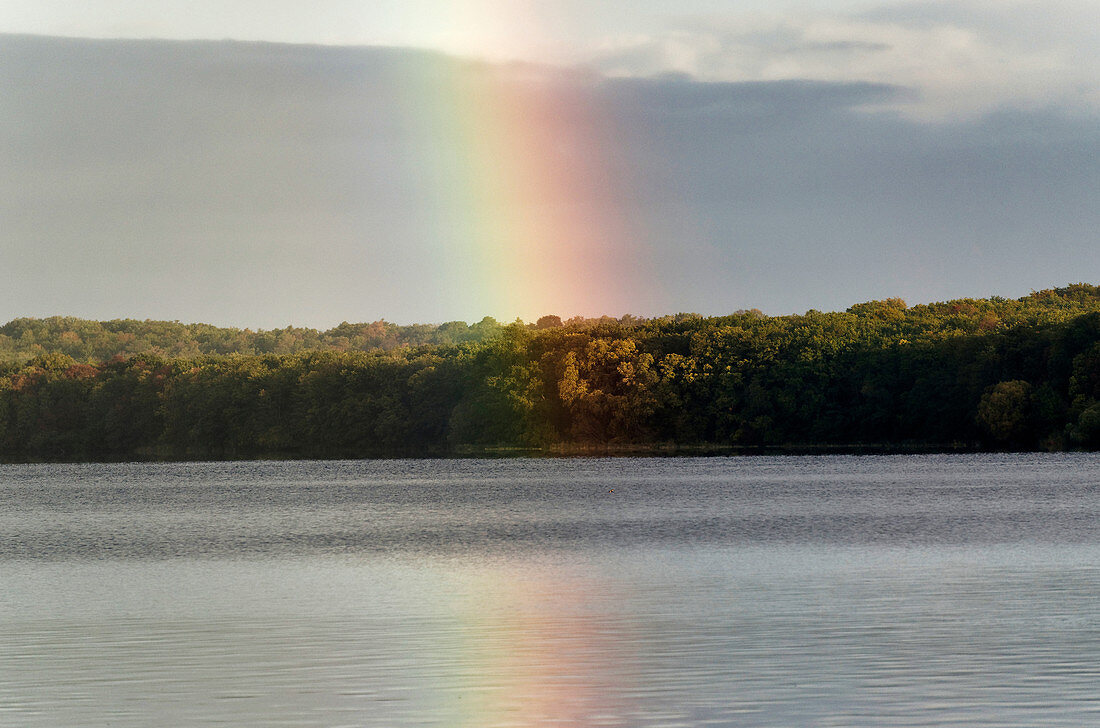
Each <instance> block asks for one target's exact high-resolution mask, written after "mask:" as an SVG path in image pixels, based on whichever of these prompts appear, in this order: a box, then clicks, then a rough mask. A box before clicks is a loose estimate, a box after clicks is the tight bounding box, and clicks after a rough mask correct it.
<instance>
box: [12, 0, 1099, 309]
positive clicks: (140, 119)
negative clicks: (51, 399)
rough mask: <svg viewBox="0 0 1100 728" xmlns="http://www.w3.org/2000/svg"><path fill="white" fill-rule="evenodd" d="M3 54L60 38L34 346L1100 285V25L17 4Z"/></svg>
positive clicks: (47, 52)
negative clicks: (50, 341)
mask: <svg viewBox="0 0 1100 728" xmlns="http://www.w3.org/2000/svg"><path fill="white" fill-rule="evenodd" d="M0 33H8V34H31V35H33V36H35V37H31V36H28V35H7V36H0V269H2V270H4V271H5V277H6V280H4V285H3V286H2V287H0V320H5V321H6V320H8V319H10V318H14V317H16V316H25V315H33V316H45V315H53V314H67V315H77V316H83V317H89V318H116V317H135V318H168V319H180V320H186V321H195V320H202V321H210V322H213V323H219V324H234V325H240V326H252V327H275V326H283V325H287V324H299V325H315V326H330V325H332V324H335V323H338V322H339V321H341V320H349V321H369V320H374V319H378V318H386V319H388V320H393V321H398V322H403V323H405V322H413V321H423V322H439V321H445V320H451V319H465V320H478V319H480V318H481V317H482V316H485V315H492V316H495V317H497V318H500V319H504V320H510V319H512V318H515V317H516V316H521V317H523V318H525V319H528V320H531V319H533V318H536V317H537V316H539V315H541V314H544V313H557V314H559V315H562V316H565V317H567V316H571V315H574V314H584V315H599V314H603V313H608V314H613V315H621V314H623V313H634V314H640V315H655V314H662V313H672V312H677V311H697V312H700V313H704V314H719V313H726V312H729V311H732V310H735V309H739V308H750V307H759V308H762V309H764V310H765V311H767V312H768V313H789V312H802V311H805V310H806V309H809V308H817V309H822V310H832V309H837V308H844V307H846V306H848V305H850V304H852V303H855V302H857V301H862V300H867V299H871V298H876V297H885V296H894V295H899V296H902V297H903V298H906V299H907V300H909V301H910V302H913V303H915V302H923V301H931V300H940V299H944V298H951V297H958V296H966V295H982V296H984V295H993V294H997V295H1006V296H1019V295H1024V294H1026V293H1027V292H1028V291H1029V290H1031V289H1036V288H1044V287H1049V286H1054V285H1063V284H1066V283H1070V282H1076V281H1081V280H1084V281H1088V282H1100V253H1098V252H1097V251H1098V245H1097V240H1096V232H1095V231H1096V230H1098V229H1100V210H1098V206H1097V204H1096V201H1097V200H1098V199H1100V123H1098V122H1100V37H1098V36H1100V4H1098V3H1095V2H1060V1H1058V0H1044V1H1043V2H1015V1H998V0H957V1H951V2H856V1H840V0H833V1H826V0H820V1H818V2H787V3H783V2H762V1H761V2H757V1H755V0H753V1H751V2H748V1H746V2H718V1H717V0H680V1H679V2H675V3H673V2H666V1H665V0H631V1H630V2H627V1H626V0H623V1H622V2H620V1H619V0H611V1H608V2H581V1H579V0H577V1H574V0H553V1H552V2H551V1H549V0H547V1H545V2H544V1H542V0H526V1H516V2H507V1H503V0H495V1H493V2H490V1H489V0H449V1H448V2H439V1H433V2H429V1H427V0H394V1H392V2H390V1H389V0H380V1H375V2H352V1H350V0H328V1H323V0H320V1H315V2H311V3H302V2H299V1H298V0H262V1H261V0H255V1H251V0H237V1H236V2H233V1H229V0H219V1H214V0H209V1H208V0H189V1H188V2H182V1H175V2H173V1H169V0H144V1H141V2H138V1H133V2H129V1H118V2H96V1H88V2H81V3H73V2H70V1H65V2H61V1H53V0H33V1H30V0H26V1H24V0H3V1H0ZM61 36H64V38H62V37H61ZM89 38H94V39H100V40H95V41H91V40H81V39H89ZM106 39H115V40H106ZM118 39H127V40H118ZM148 39H160V40H148ZM173 39H174V40H173ZM225 39H230V40H233V41H266V42H267V43H259V44H258V43H240V42H223V41H225ZM201 40H206V41H211V40H212V41H218V42H200V41H201ZM184 41H186V42H184ZM271 43H277V44H278V45H273V44H271ZM290 44H310V45H290ZM429 51H438V52H429ZM517 62H523V63H517ZM531 64H537V65H531Z"/></svg>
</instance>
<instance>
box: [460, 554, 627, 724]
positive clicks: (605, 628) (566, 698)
mask: <svg viewBox="0 0 1100 728" xmlns="http://www.w3.org/2000/svg"><path fill="white" fill-rule="evenodd" d="M462 573H463V576H462V577H460V578H461V579H462V580H463V583H462V584H461V585H460V588H459V589H458V594H461V595H462V596H461V597H460V598H458V599H456V600H455V606H456V607H458V608H459V614H460V615H461V617H460V620H459V622H460V623H461V624H462V625H463V626H464V629H465V640H466V641H465V645H464V648H463V650H462V656H463V658H464V659H463V664H464V669H463V670H462V673H463V674H462V675H461V677H460V678H459V679H458V680H455V681H454V683H453V684H455V685H456V686H457V688H458V689H457V690H456V691H455V692H452V693H451V694H450V699H449V700H447V699H446V698H444V699H443V702H442V703H441V705H440V708H441V713H443V714H445V715H447V716H448V717H449V720H448V724H449V725H455V726H463V727H465V726H470V727H471V728H472V727H474V726H486V725H514V726H540V725H558V726H577V727H579V726H589V725H593V724H594V722H595V720H594V718H595V717H596V716H600V715H602V716H607V715H618V716H622V715H626V714H628V713H629V712H630V709H631V707H632V706H631V704H630V702H631V701H630V700H629V699H628V698H626V697H625V696H626V695H627V694H628V693H629V692H630V691H629V688H630V687H631V682H632V676H631V675H630V667H631V666H632V665H634V664H635V662H636V659H637V658H636V655H634V653H633V642H632V641H631V640H628V639H625V637H626V636H627V635H625V634H622V633H621V632H620V630H621V629H622V628H623V626H622V625H621V624H620V623H619V622H618V621H616V620H614V619H611V618H610V615H606V614H601V613H600V611H599V609H598V608H597V605H598V604H599V603H600V600H598V599H595V598H593V595H594V593H595V592H596V591H597V590H598V589H599V587H598V586H597V585H595V584H593V583H592V580H591V576H590V575H587V576H586V575H582V574H581V573H580V572H578V571H576V570H574V569H569V568H567V567H566V568H562V567H560V566H545V565H537V564H534V563H531V562H528V563H525V564H524V565H523V566H522V567H521V568H519V569H516V568H514V567H512V568H509V567H503V566H499V567H494V566H490V567H485V568H482V569H478V568H474V569H471V570H468V571H467V570H464V571H463V572H462ZM466 661H468V662H466ZM441 697H442V696H441Z"/></svg>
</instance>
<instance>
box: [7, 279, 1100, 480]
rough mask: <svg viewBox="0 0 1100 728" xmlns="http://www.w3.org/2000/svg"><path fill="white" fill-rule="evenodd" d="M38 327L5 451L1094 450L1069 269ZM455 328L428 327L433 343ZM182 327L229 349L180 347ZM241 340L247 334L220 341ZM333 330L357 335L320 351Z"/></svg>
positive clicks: (1094, 417) (72, 455)
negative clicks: (466, 317) (311, 326)
mask: <svg viewBox="0 0 1100 728" xmlns="http://www.w3.org/2000/svg"><path fill="white" fill-rule="evenodd" d="M43 321H45V322H46V323H44V324H40V323H39V322H36V321H35V320H21V321H20V322H13V323H12V324H8V326H6V327H3V328H0V331H4V332H8V331H12V330H13V329H12V327H13V324H17V326H16V328H19V327H22V329H21V330H22V331H33V332H34V337H35V342H36V345H37V346H39V347H40V349H34V350H26V349H19V348H18V347H15V348H10V349H9V351H10V352H13V355H11V356H9V357H8V359H7V362H6V363H5V364H2V365H0V455H2V456H3V457H5V458H7V459H21V458H27V459H34V458H45V459H84V458H127V457H156V456H161V457H255V456H287V457H369V456H389V455H442V454H448V453H462V452H479V451H481V450H483V449H486V448H496V447H521V448H541V449H544V450H547V449H553V448H555V447H557V448H564V449H566V450H568V449H570V448H578V449H579V448H585V447H592V446H595V447H600V446H616V445H624V446H641V447H646V446H666V445H673V446H696V445H700V446H711V447H714V446H719V447H739V448H748V449H753V448H768V447H783V446H795V447H838V446H841V447H852V446H861V445H862V446H875V447H877V446H886V447H893V448H924V447H932V448H953V447H957V448H1010V449H1069V448H1086V449H1094V448H1100V289H1097V288H1095V287H1093V286H1087V285H1083V284H1082V285H1076V286H1070V287H1067V288H1062V289H1054V290H1049V291H1041V292H1037V293H1033V294H1031V295H1030V296H1026V297H1024V298H1022V299H1019V300H1008V299H997V298H993V299H966V300H959V301H950V302H946V303H938V304H932V305H927V306H913V307H907V306H906V305H905V304H904V302H902V301H900V300H898V299H888V300H884V301H872V302H868V303H862V304H858V305H855V306H853V307H851V308H850V309H849V310H848V311H846V312H838V313H820V312H817V311H810V312H807V313H806V314H804V315H800V316H784V317H768V316H764V315H762V314H761V313H759V312H758V311H747V312H739V313H736V314H732V315H730V316H723V317H712V318H703V317H700V316H695V315H684V314H681V315H676V316H667V317H662V318H657V319H648V320H646V319H636V318H633V317H625V318H623V319H612V318H603V319H588V320H581V319H573V320H570V321H567V322H564V323H563V322H562V321H561V320H560V319H558V318H557V317H555V316H547V317H543V319H540V321H539V322H538V323H537V324H535V325H524V324H522V323H519V322H517V323H515V324H510V325H507V326H502V325H500V324H497V323H496V322H494V321H492V320H490V319H486V320H485V321H483V322H482V323H481V324H475V325H473V326H468V325H466V324H461V325H459V324H455V325H453V326H450V333H449V334H446V335H447V336H450V337H451V338H450V339H448V340H446V341H443V342H442V343H440V342H439V341H414V340H412V339H411V338H410V337H409V336H406V337H405V338H404V339H402V338H401V337H400V336H397V335H396V334H395V335H394V336H395V338H393V339H392V340H388V341H386V340H384V339H378V338H375V339H369V341H372V342H373V341H379V340H381V341H383V344H380V345H378V346H374V345H373V344H366V343H363V342H367V341H368V333H364V332H370V331H374V333H373V334H369V336H376V337H377V336H384V335H386V334H385V332H386V331H387V330H388V326H389V325H384V324H382V325H375V324H365V325H350V324H347V325H342V326H341V327H337V329H333V330H332V331H330V332H324V334H323V336H327V337H328V339H326V341H328V344H325V343H324V342H322V341H321V338H317V342H320V343H316V345H315V346H312V347H311V346H306V345H304V344H303V345H302V347H301V348H299V349H294V347H289V344H288V347H289V348H291V349H294V350H293V351H287V352H285V353H281V352H280V351H278V347H279V345H278V344H276V345H275V346H274V348H272V349H271V350H270V351H264V353H257V351H258V350H257V348H256V346H257V345H256V341H255V340H254V339H248V337H247V336H245V333H244V332H240V331H237V332H236V333H233V332H234V330H227V329H219V330H214V332H213V333H212V332H211V331H209V330H207V329H204V328H203V327H182V328H180V327H181V326H182V325H180V324H157V323H156V322H143V323H142V325H144V326H145V327H146V328H147V330H148V331H149V332H152V331H158V330H159V331H160V334H158V336H160V337H161V338H159V339H158V340H157V341H158V343H157V344H156V345H150V346H148V347H147V349H146V350H145V351H143V352H136V353H130V352H125V353H115V354H112V355H111V356H109V357H106V358H103V359H99V358H97V357H96V356H95V355H94V354H93V355H89V356H83V357H81V356H74V354H73V353H72V350H71V349H69V350H67V349H65V347H64V345H63V342H62V334H63V333H64V332H61V334H58V335H56V336H54V335H53V334H44V333H43V331H44V330H46V329H48V330H49V331H54V330H56V329H58V328H60V327H63V326H67V327H68V328H67V329H65V330H67V331H75V332H76V333H77V335H78V336H79V337H80V338H81V340H82V341H84V342H85V343H87V342H88V341H94V340H95V337H94V336H86V335H85V334H86V333H87V332H88V331H93V330H95V329H94V326H92V324H93V323H94V322H79V321H78V320H75V319H46V320H43ZM82 323H87V324H89V327H90V328H89V327H85V328H84V329H83V331H84V333H81V331H78V329H79V328H80V326H79V324H82ZM117 323H118V322H108V323H105V324H95V326H99V327H102V328H104V329H110V327H111V326H113V325H115V324H117ZM135 326H136V324H135ZM158 326H160V327H161V328H160V329H158ZM447 326H448V325H445V326H444V327H423V328H424V330H425V331H428V330H431V331H434V332H436V333H435V334H434V335H435V336H437V337H438V336H442V335H444V334H442V333H440V332H441V330H443V331H445V330H446V329H447ZM36 327H38V328H36ZM43 327H45V329H44V328H43ZM51 327H52V328H51ZM372 327H373V329H372ZM478 327H480V328H478ZM406 328H411V327H406ZM210 329H213V327H210ZM185 330H186V331H185ZM414 330H415V329H414ZM172 331H176V332H177V333H180V334H181V337H182V338H181V339H179V340H173V339H172V337H171V332H172ZM196 331H197V332H205V333H203V335H204V336H207V338H206V341H208V342H214V341H219V342H221V343H220V344H219V345H220V346H223V347H226V348H227V350H225V351H220V352H219V353H203V352H202V351H199V352H197V353H196V352H194V351H191V350H189V349H187V347H191V346H193V345H194V341H195V340H196V336H197V334H196ZM294 331H308V330H294ZM217 332H223V333H217ZM333 332H340V333H338V334H333ZM356 332H358V333H356ZM116 333H117V332H116ZM130 333H133V329H131V330H130ZM262 333H263V332H261V334H251V336H253V337H255V336H260V335H262ZM284 333H285V332H284ZM391 333H392V331H391ZM4 335H5V336H8V337H9V341H11V340H14V338H13V337H12V336H11V334H9V333H5V334H4ZM152 335H153V334H152V333H147V334H145V336H147V337H148V336H152ZM312 335H316V337H322V334H318V333H317V332H314V334H311V336H312ZM135 336H136V334H135ZM233 336H237V337H240V336H245V339H247V341H246V344H247V345H242V346H240V347H238V349H237V350H234V348H233V346H232V345H230V343H228V342H231V341H232V340H233V339H232V337H233ZM356 336H360V337H363V338H360V339H356V338H355V337H356ZM51 337H53V338H51ZM340 337H343V338H344V339H346V340H347V341H349V342H351V341H358V342H359V344H358V345H356V346H343V345H342V344H343V342H340V344H341V345H340V346H331V345H330V344H331V343H332V341H334V340H337V339H340ZM18 338H19V340H23V337H22V336H20V337H18ZM69 338H71V337H69ZM275 338H276V340H277V339H278V336H276V337H275ZM245 339H242V341H245ZM301 339H302V341H306V340H307V339H308V336H306V335H305V334H303V335H302V337H301ZM55 340H56V342H57V343H51V345H50V346H47V345H46V344H43V343H42V342H43V341H49V342H54V341H55ZM310 340H311V341H312V339H310ZM69 343H70V344H71V343H73V342H71V341H70V342H69ZM263 346H266V345H263ZM180 351H185V352H186V353H183V354H179V353H178V352H180ZM261 351H263V347H261ZM78 353H79V352H78Z"/></svg>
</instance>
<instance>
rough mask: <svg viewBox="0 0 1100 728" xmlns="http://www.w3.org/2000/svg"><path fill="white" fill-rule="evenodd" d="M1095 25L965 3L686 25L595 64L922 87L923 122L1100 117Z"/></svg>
mask: <svg viewBox="0 0 1100 728" xmlns="http://www.w3.org/2000/svg"><path fill="white" fill-rule="evenodd" d="M1098 15H1100V13H1098V12H1097V10H1096V8H1095V6H1090V5H1088V4H1084V3H1058V4H1054V5H1051V4H1049V3H1046V2H1043V3H1039V2H1036V1H1035V0H1028V1H1027V2H1010V3H1004V2H999V3H992V2H982V0H959V1H957V2H956V1H953V2H950V3H940V2H929V3H905V4H887V5H881V6H879V7H877V8H875V9H872V10H869V11H864V12H861V13H856V12H850V13H821V12H817V13H810V12H787V13H783V14H779V13H776V14H761V13H729V14H723V15H712V16H708V17H694V18H693V17H682V18H679V19H676V20H674V21H672V22H670V23H669V25H668V26H666V28H665V29H664V30H662V31H659V32H653V33H648V34H633V35H627V36H609V37H606V38H605V39H604V40H603V41H602V42H601V43H599V44H598V45H597V46H596V47H594V48H593V49H592V50H591V52H590V54H589V56H588V58H587V61H588V62H589V63H591V64H592V65H593V66H594V67H595V68H598V69H600V70H601V71H603V72H605V73H608V74H610V75H615V76H643V77H644V76H650V75H659V74H662V73H667V72H676V73H682V74H687V75H689V76H690V77H692V78H695V79H697V80H702V81H733V82H736V81H776V80H783V79H812V80H818V81H833V82H857V81H864V82H871V83H883V84H891V85H895V86H904V87H909V88H914V89H919V91H920V100H919V102H916V103H914V100H913V99H909V100H908V103H906V104H904V105H898V106H897V108H899V109H901V110H903V111H905V112H906V113H908V114H910V115H913V116H919V117H923V118H936V119H948V118H953V117H973V116H976V115H980V114H981V113H984V112H987V111H990V110H992V109H996V108H1000V107H1005V106H1016V107H1030V108H1037V107H1041V106H1046V105H1060V106H1069V107H1077V108H1085V107H1087V108H1098V107H1100V82H1098V81H1097V80H1096V79H1097V78H1098V77H1100V76H1098V72H1100V54H1098V50H1097V49H1098V47H1100V44H1098V41H1100V36H1098V33H1097V30H1096V29H1097V28H1098V27H1100V23H1098V22H1097V21H1100V17H1098ZM1067 27H1069V28H1072V30H1066V28H1067Z"/></svg>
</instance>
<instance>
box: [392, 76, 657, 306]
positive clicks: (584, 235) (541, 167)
mask: <svg viewBox="0 0 1100 728" xmlns="http://www.w3.org/2000/svg"><path fill="white" fill-rule="evenodd" d="M435 61H436V62H430V63H424V64H421V65H420V66H418V70H417V72H416V73H414V74H412V76H413V77H411V78H408V79H406V81H407V83H406V88H405V90H404V92H403V93H404V96H405V99H404V101H405V108H406V116H407V117H408V118H409V121H410V123H411V124H414V125H416V126H417V127H418V131H419V134H418V137H420V138H421V139H423V140H424V143H423V144H421V145H420V147H421V148H420V149H419V150H417V152H416V154H415V155H414V158H413V159H411V160H410V163H411V164H412V165H413V166H414V168H415V169H414V171H415V173H416V174H417V175H418V176H419V177H420V178H421V180H422V181H423V182H424V183H425V184H426V186H427V187H428V189H429V193H428V196H427V197H428V203H427V204H426V211H425V214H426V215H428V216H430V223H429V225H428V226H427V230H428V234H429V235H431V236H432V237H433V238H434V241H433V242H432V243H431V247H432V248H437V247H438V248H442V250H441V255H442V256H443V258H444V261H445V265H446V269H447V271H448V273H447V275H448V280H447V281H446V283H445V288H446V289H447V290H446V292H445V300H444V303H445V305H447V306H449V307H451V308H452V310H469V309H470V308H471V295H474V296H475V297H476V299H475V301H474V302H473V305H474V306H476V308H477V310H480V311H483V312H485V313H488V314H491V315H494V316H497V317H498V318H500V319H501V320H505V321H507V320H511V319H512V318H515V317H519V318H523V319H525V320H528V321H534V320H535V319H536V318H538V317H539V316H541V315H544V314H551V313H553V314H558V315H561V316H562V317H563V318H568V317H570V316H572V315H583V316H600V315H616V316H618V315H621V314H624V313H640V312H639V311H630V310H629V309H630V305H631V302H632V301H637V300H641V299H640V295H641V294H640V293H639V291H640V288H639V286H640V285H641V282H642V281H643V280H649V281H652V280H653V277H652V276H647V275H644V274H643V269H644V267H645V266H644V256H642V255H640V254H639V252H638V246H637V244H636V242H635V241H636V240H637V239H638V238H637V236H636V235H635V234H634V232H633V231H632V229H631V225H630V220H629V219H628V218H629V216H628V215H626V214H624V209H625V206H624V204H623V199H624V195H625V192H626V189H627V184H626V180H625V179H624V178H625V176H626V175H625V173H624V172H623V171H622V169H621V168H617V166H616V164H615V163H614V160H615V158H616V155H615V154H614V152H615V150H616V147H617V144H618V143H619V141H618V138H619V137H618V135H617V133H616V129H615V124H614V122H613V118H612V116H611V115H610V114H608V113H607V111H606V108H605V107H604V105H603V104H602V103H601V102H600V91H601V89H600V84H601V83H602V79H601V78H599V77H597V76H594V75H590V74H585V73H583V72H581V71H569V70H564V69H558V68H552V67H546V66H536V65H531V64H516V63H512V64H490V63H484V62H477V61H461V60H458V59H454V58H448V57H444V56H437V57H436V58H435ZM620 158H621V156H620Z"/></svg>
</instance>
